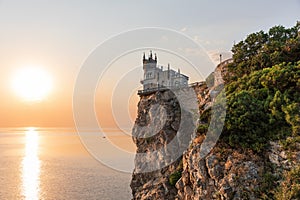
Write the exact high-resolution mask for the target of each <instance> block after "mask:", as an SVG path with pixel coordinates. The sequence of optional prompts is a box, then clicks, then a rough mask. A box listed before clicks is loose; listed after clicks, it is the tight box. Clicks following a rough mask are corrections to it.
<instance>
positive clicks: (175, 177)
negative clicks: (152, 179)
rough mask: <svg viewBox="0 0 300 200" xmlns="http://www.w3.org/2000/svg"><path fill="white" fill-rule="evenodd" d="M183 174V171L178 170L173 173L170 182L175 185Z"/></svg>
mask: <svg viewBox="0 0 300 200" xmlns="http://www.w3.org/2000/svg"><path fill="white" fill-rule="evenodd" d="M181 174H182V172H181V171H176V172H174V173H173V174H171V175H170V177H169V184H170V185H172V186H175V185H176V183H177V181H178V180H179V179H180V178H181Z"/></svg>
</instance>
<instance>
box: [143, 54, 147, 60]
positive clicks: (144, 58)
mask: <svg viewBox="0 0 300 200" xmlns="http://www.w3.org/2000/svg"><path fill="white" fill-rule="evenodd" d="M143 60H146V55H145V52H144V55H143Z"/></svg>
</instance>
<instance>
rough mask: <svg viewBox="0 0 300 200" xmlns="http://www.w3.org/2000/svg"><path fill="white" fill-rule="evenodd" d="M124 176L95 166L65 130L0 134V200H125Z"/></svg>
mask: <svg viewBox="0 0 300 200" xmlns="http://www.w3.org/2000/svg"><path fill="white" fill-rule="evenodd" d="M130 179H131V174H130V173H122V172H118V171H115V170H112V169H110V168H108V167H106V166H104V165H102V164H101V163H100V162H98V161H96V160H95V159H94V158H93V157H92V156H91V155H90V154H88V153H87V151H86V150H85V149H84V148H83V146H82V144H81V142H80V140H79V139H78V136H77V135H76V133H75V132H74V131H71V130H58V129H51V130H50V129H49V130H36V129H32V128H31V129H1V130H0V199H1V200H6V199H7V200H10V199H12V200H13V199H26V200H35V199H50V200H52V199H53V200H54V199H55V200H63V199H66V200H68V199H88V200H93V199H99V200H106V199H109V200H113V199H118V200H119V199H131V190H130V187H129V184H130Z"/></svg>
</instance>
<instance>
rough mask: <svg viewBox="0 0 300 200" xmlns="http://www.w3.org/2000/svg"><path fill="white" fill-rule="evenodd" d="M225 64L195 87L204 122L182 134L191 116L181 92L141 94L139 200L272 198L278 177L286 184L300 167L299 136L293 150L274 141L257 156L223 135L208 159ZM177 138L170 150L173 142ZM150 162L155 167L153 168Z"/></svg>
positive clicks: (135, 180) (135, 189) (135, 182)
mask: <svg viewBox="0 0 300 200" xmlns="http://www.w3.org/2000/svg"><path fill="white" fill-rule="evenodd" d="M222 67H223V66H218V67H217V69H216V71H215V72H214V73H213V74H212V75H211V76H210V78H208V79H207V81H206V83H205V82H202V83H197V84H194V86H192V87H191V88H190V89H192V90H193V91H194V93H195V95H196V97H197V99H198V105H197V106H198V113H199V115H200V120H198V121H197V124H196V127H198V128H197V129H196V130H193V129H185V130H183V132H185V134H183V135H180V136H179V137H176V136H177V134H178V133H179V132H180V126H181V125H182V120H183V119H186V118H187V119H189V117H191V116H190V115H189V114H190V113H185V111H184V110H182V109H181V103H180V102H179V101H178V100H177V98H176V94H174V93H173V92H172V91H160V92H156V93H153V94H151V95H147V96H141V99H140V102H139V105H138V117H137V119H136V122H135V128H134V129H133V140H134V142H135V144H136V145H137V153H138V154H141V155H143V156H140V155H137V157H136V160H135V170H134V172H133V175H132V181H131V188H132V193H133V199H178V200H179V199H184V200H191V199H258V198H264V199H268V193H269V192H272V189H274V187H275V186H274V185H272V184H273V183H274V180H276V181H275V182H276V183H277V186H278V185H281V184H284V183H282V182H283V179H284V178H283V177H284V175H285V174H286V172H287V171H289V170H291V169H292V168H293V166H296V165H299V161H300V153H299V152H300V143H299V142H297V141H293V138H291V141H293V150H292V151H287V150H286V148H285V147H284V146H283V145H282V144H281V143H280V142H279V141H271V142H270V148H269V149H268V150H266V151H265V152H262V153H260V154H257V153H254V152H253V151H251V150H242V149H238V148H232V147H230V146H229V145H228V144H226V142H224V140H223V139H222V137H221V138H220V139H219V140H218V142H217V143H216V145H214V147H213V148H212V150H211V151H209V153H208V154H206V155H205V157H203V156H201V145H202V144H203V142H204V141H205V139H206V137H207V135H206V133H207V126H208V123H209V122H208V118H209V117H210V116H209V115H210V108H211V107H212V104H213V103H214V99H215V97H216V96H217V94H218V92H219V91H218V90H220V88H222V87H220V85H222V81H221V79H220V76H221V75H222V73H223V72H224V70H223V69H222ZM154 105H159V106H154ZM182 116H183V117H182ZM190 126H191V127H192V126H193V124H191V125H190ZM143 127H148V128H143ZM181 131H182V130H181ZM174 138H175V139H174ZM174 140H175V143H174V144H173V145H172V146H171V148H170V147H169V146H168V144H169V143H171V142H172V141H174ZM187 144H188V145H187ZM183 147H187V148H183ZM152 152H157V153H155V154H153V153H152ZM174 155H176V156H174ZM180 155H182V156H180ZM149 163H152V165H151V167H150V168H147V166H148V165H149ZM146 165H147V166H146ZM299 176H300V175H299Z"/></svg>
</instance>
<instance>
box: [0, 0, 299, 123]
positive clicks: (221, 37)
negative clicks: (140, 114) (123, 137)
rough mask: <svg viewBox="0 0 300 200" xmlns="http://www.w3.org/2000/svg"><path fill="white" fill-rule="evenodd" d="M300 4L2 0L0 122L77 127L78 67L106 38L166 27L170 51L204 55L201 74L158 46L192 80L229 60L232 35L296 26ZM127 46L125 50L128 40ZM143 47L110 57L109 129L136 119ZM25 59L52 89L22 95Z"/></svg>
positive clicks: (102, 104) (102, 110)
mask: <svg viewBox="0 0 300 200" xmlns="http://www.w3.org/2000/svg"><path fill="white" fill-rule="evenodd" d="M299 10H300V0H289V1H282V0H252V1H246V0H241V1H234V0H227V1H212V0H210V1H209V0H198V1H196V0H190V1H178V0H164V1H158V0H153V1H144V0H140V1H135V0H132V1H124V0H122V1H121V0H116V1H96V0H90V1H83V0H72V1H71V0H64V1H63V0H51V1H50V0H39V1H37V0H35V1H33V0H27V1H21V0H19V1H17V0H0V27H1V29H0V94H1V100H0V101H1V104H0V127H15V126H43V127H55V126H61V127H72V126H74V121H73V111H72V102H73V91H74V87H75V85H76V80H77V77H78V74H80V73H81V72H82V68H83V66H84V65H85V64H86V63H88V62H87V61H89V59H90V57H91V54H93V52H95V51H97V48H98V47H99V46H101V44H106V43H107V41H116V40H117V39H118V38H117V37H118V35H120V34H121V35H122V34H124V33H126V31H132V30H136V29H138V30H140V29H142V28H145V27H156V28H159V29H162V30H165V32H166V33H167V36H165V35H163V34H162V35H161V38H162V39H164V41H163V42H165V44H167V45H171V44H172V45H171V46H172V47H171V50H173V49H172V48H174V49H175V48H176V49H179V50H182V52H183V54H182V55H184V56H185V55H186V56H188V55H190V56H191V58H192V57H193V58H196V57H197V58H201V61H199V63H196V65H199V66H200V65H201V66H204V68H201V69H200V71H201V75H200V74H199V76H198V75H197V76H196V75H195V73H194V72H193V67H184V66H188V65H189V63H187V62H185V61H184V60H183V59H182V58H180V56H178V55H175V56H174V55H173V54H171V53H170V51H169V52H166V51H163V50H162V49H155V48H154V50H155V52H156V53H157V54H158V58H159V62H160V63H161V64H162V65H164V66H166V65H167V63H171V66H174V68H175V69H177V68H179V67H180V68H181V71H182V72H183V73H185V74H187V75H189V76H190V77H191V81H192V82H193V81H198V80H199V79H201V78H202V79H203V77H204V78H205V77H206V76H207V75H208V74H209V73H210V72H212V71H213V69H214V66H215V65H216V64H217V63H218V59H219V54H220V53H221V54H222V55H223V56H224V59H225V58H228V57H230V50H231V47H232V45H233V44H234V42H238V41H240V40H242V39H244V38H245V37H246V36H247V35H248V34H250V33H252V32H256V31H260V30H264V31H267V30H268V29H269V28H271V27H272V26H274V25H283V26H285V27H291V26H294V25H295V24H296V21H297V20H300V12H299ZM133 32H134V31H133ZM171 32H172V33H174V34H175V35H177V36H180V37H181V38H182V37H183V35H185V36H186V37H188V38H190V39H191V40H193V42H195V43H196V44H198V45H199V46H200V47H201V48H200V49H201V52H195V51H194V50H193V49H192V48H188V47H187V46H185V44H186V43H185V42H184V40H183V39H182V40H181V39H176V38H175V36H174V37H173V36H172V34H171ZM134 33H136V32H134ZM141 33H142V32H141ZM141 33H139V34H137V35H136V37H134V35H133V36H130V37H129V39H128V40H129V43H134V44H136V45H138V44H141V43H143V42H144V41H148V42H149V41H151V36H152V33H153V32H152V31H148V32H145V34H144V35H141ZM153 34H157V33H153ZM174 38H175V39H174ZM172 39H173V40H172ZM178 40H181V42H178ZM127 42H128V41H127ZM123 44H127V43H126V42H125V41H120V43H119V45H120V46H114V47H112V48H109V49H107V52H104V53H102V54H101V55H98V54H95V55H96V56H98V57H97V58H98V60H97V59H94V64H95V62H98V61H99V60H100V59H106V58H108V56H106V53H111V54H113V53H116V52H118V50H119V49H121V46H122V45H123ZM127 45H129V44H127ZM122 47H124V49H125V50H126V46H122ZM140 48H141V49H139V50H135V51H132V52H128V53H126V54H120V55H117V56H120V57H119V58H118V59H115V60H111V65H110V70H107V71H106V74H105V76H103V77H102V79H101V80H99V84H100V86H99V87H97V90H96V92H95V95H96V99H95V104H96V105H95V108H96V113H97V116H99V119H98V122H99V123H100V124H101V125H102V126H103V127H105V128H110V127H114V125H115V124H116V123H117V124H118V123H119V124H121V126H124V127H130V126H131V125H132V123H133V121H134V118H135V114H136V104H137V101H138V96H137V95H136V90H137V89H138V88H140V84H139V81H140V79H141V77H142V69H141V66H140V65H141V57H142V53H143V52H144V51H146V52H147V53H148V51H149V50H150V48H149V45H148V46H147V48H145V46H141V47H140ZM131 50H132V49H128V51H131ZM99 52H100V51H99ZM178 52H180V51H178ZM184 52H185V53H184ZM99 62H100V61H99ZM26 66H37V67H39V68H41V69H43V70H45V71H46V72H47V73H48V74H49V75H50V76H51V77H52V80H53V87H52V90H51V91H50V93H49V94H48V95H47V97H45V98H44V99H42V100H40V101H38V102H35V101H31V102H28V101H24V99H22V98H20V97H19V96H18V95H16V94H15V92H14V91H13V89H12V88H11V80H12V79H13V78H14V76H15V73H16V71H18V69H20V68H23V67H26ZM207 66H209V67H207ZM101 67H103V66H101ZM101 67H100V68H101ZM122 70H123V71H122ZM121 80H122V81H121ZM86 81H87V82H88V81H89V80H86ZM101 84H102V86H103V85H104V87H102V86H101ZM108 86H109V87H108ZM121 86H122V87H121ZM116 91H118V92H116ZM83 93H84V91H83ZM80 101H82V102H83V103H84V102H85V101H86V99H85V98H84V97H82V99H80ZM123 104H124V105H123ZM112 105H114V108H112ZM112 110H113V113H112ZM116 118H118V119H117V121H118V122H115V119H116Z"/></svg>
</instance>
